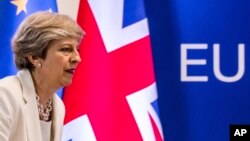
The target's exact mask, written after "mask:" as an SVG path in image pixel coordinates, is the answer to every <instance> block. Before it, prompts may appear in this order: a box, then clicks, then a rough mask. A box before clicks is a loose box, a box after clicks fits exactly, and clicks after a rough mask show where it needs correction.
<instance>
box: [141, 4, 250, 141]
mask: <svg viewBox="0 0 250 141" xmlns="http://www.w3.org/2000/svg"><path fill="white" fill-rule="evenodd" d="M145 4H146V13H147V16H148V19H149V26H150V33H151V41H152V46H153V57H154V65H155V72H156V80H157V83H158V94H159V105H160V107H159V108H160V114H161V122H162V125H163V130H164V136H165V140H167V141H229V125H230V124H250V102H249V101H250V83H249V82H250V71H249V66H250V56H249V55H250V47H249V45H250V14H249V13H250V1H245V0H237V1H236V0H228V1H226V0H224V1H223V0H205V1H204V0H203V1H200V0H154V1H152V0H145ZM181 44H184V46H186V47H187V45H188V44H189V45H190V46H189V47H187V49H186V50H185V47H181ZM194 44H195V45H194ZM201 44H202V45H201ZM239 44H242V45H241V46H242V54H241V55H240V56H239V58H241V59H242V60H240V61H239V59H238V52H239V51H238V46H239ZM214 45H215V46H218V45H219V46H220V48H219V50H220V53H218V52H217V54H216V52H215V53H214V51H215V50H216V48H214V47H213V46H214ZM195 46H196V47H197V46H198V49H193V48H194V47H195ZM202 46H203V47H202ZM243 49H245V50H243ZM181 52H182V53H184V54H185V53H186V54H187V57H185V56H183V55H181ZM218 54H219V55H220V56H219V57H220V60H219V61H218V59H213V57H215V56H217V57H218ZM244 55H245V56H244ZM181 57H182V58H184V59H182V60H181ZM191 59H193V60H196V63H197V64H196V65H195V61H194V62H192V60H191ZM201 59H202V60H203V61H201ZM187 60H190V62H189V63H190V64H188V63H187V62H188V61H187ZM214 60H215V61H214ZM216 60H217V61H216ZM244 61H245V62H244ZM202 62H203V63H202ZM218 62H219V63H220V64H219V65H218V66H219V69H218V66H217V67H215V68H216V69H215V71H214V70H213V67H214V66H216V63H218ZM185 63H186V64H185ZM181 64H184V65H183V66H184V67H183V66H182V67H181ZM239 64H240V65H241V66H240V67H238V65H239ZM185 66H186V68H187V69H185ZM216 70H217V72H216ZM218 70H219V72H218ZM181 71H183V72H187V74H186V75H185V74H182V77H184V78H186V77H185V76H187V77H193V76H195V77H205V78H206V79H207V80H204V79H203V80H195V79H191V80H188V79H184V80H181ZM237 73H239V74H238V76H236V75H237ZM216 74H217V75H216ZM218 74H219V75H220V76H224V77H220V76H218ZM234 77H235V78H234ZM227 78H228V81H229V82H226V80H227Z"/></svg>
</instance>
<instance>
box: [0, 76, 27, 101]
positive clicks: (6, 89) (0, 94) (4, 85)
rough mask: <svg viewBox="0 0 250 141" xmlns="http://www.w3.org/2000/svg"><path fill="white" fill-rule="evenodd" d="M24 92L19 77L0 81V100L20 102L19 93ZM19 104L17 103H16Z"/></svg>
mask: <svg viewBox="0 0 250 141" xmlns="http://www.w3.org/2000/svg"><path fill="white" fill-rule="evenodd" d="M21 92H22V87H21V84H20V81H19V79H18V78H17V76H8V77H5V78H3V79H0V99H3V98H4V99H5V100H7V99H8V100H9V101H13V102H14V100H18V101H19V100H20V96H21V94H20V96H19V94H18V93H21ZM16 102H17V101H16Z"/></svg>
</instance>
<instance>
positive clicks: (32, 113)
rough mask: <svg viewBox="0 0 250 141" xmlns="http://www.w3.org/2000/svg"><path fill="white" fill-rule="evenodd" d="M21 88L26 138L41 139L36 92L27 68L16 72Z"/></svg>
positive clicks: (39, 140)
mask: <svg viewBox="0 0 250 141" xmlns="http://www.w3.org/2000/svg"><path fill="white" fill-rule="evenodd" d="M17 77H18V78H19V80H20V82H21V86H22V90H23V92H22V93H23V98H24V101H25V105H24V113H25V119H26V125H27V134H28V138H29V140H31V141H35V140H36V141H42V139H41V128H40V121H39V114H38V108H37V103H36V92H35V87H34V83H33V80H32V77H31V74H30V72H29V70H20V71H19V72H18V73H17Z"/></svg>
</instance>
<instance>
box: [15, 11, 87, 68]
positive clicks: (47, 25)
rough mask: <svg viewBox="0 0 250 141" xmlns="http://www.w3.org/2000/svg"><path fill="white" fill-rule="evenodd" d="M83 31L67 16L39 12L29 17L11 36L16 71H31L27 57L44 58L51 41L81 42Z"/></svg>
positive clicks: (31, 65) (30, 64)
mask: <svg viewBox="0 0 250 141" xmlns="http://www.w3.org/2000/svg"><path fill="white" fill-rule="evenodd" d="M84 34H85V33H84V31H83V30H82V29H81V27H80V26H79V25H78V24H77V23H76V22H75V21H74V20H73V19H71V18H70V17H69V16H67V15H62V14H58V13H52V12H49V11H40V12H36V13H34V14H31V15H29V16H28V17H27V18H26V19H25V20H24V21H23V22H22V23H21V24H20V26H19V28H18V30H17V31H16V33H15V34H14V36H13V39H12V47H13V50H14V54H15V63H16V66H17V68H18V69H25V68H26V69H29V70H32V69H33V68H34V65H33V64H32V63H31V62H30V61H29V59H28V57H27V56H28V55H32V56H36V57H40V58H42V59H45V58H46V54H47V50H48V47H49V45H50V43H51V42H52V41H55V40H60V39H64V38H68V37H70V38H75V39H77V40H78V41H79V42H80V41H81V40H82V37H83V35H84Z"/></svg>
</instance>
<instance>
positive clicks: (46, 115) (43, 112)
mask: <svg viewBox="0 0 250 141" xmlns="http://www.w3.org/2000/svg"><path fill="white" fill-rule="evenodd" d="M39 100H40V97H39V96H38V95H36V102H37V107H38V112H39V118H40V120H41V121H49V119H50V113H51V111H52V99H51V98H50V99H49V101H48V102H47V105H46V107H43V105H42V104H40V102H39Z"/></svg>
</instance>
